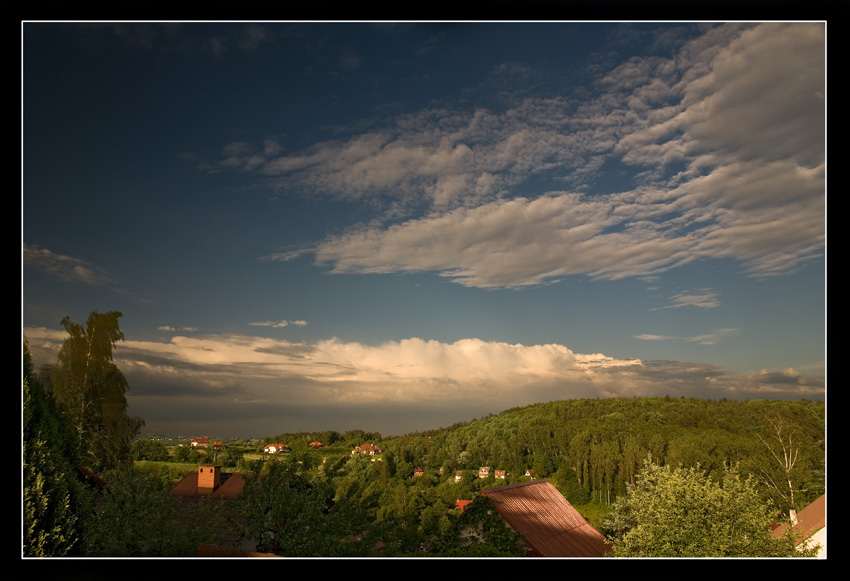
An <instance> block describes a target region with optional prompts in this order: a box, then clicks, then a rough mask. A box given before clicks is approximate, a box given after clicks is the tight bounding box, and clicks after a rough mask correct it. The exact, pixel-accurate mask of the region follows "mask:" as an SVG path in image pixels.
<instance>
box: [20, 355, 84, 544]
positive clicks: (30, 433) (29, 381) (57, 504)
mask: <svg viewBox="0 0 850 581" xmlns="http://www.w3.org/2000/svg"><path fill="white" fill-rule="evenodd" d="M23 360H24V361H23V363H24V365H23V367H24V372H23V426H22V427H23V433H22V439H23V487H24V490H23V492H24V494H23V554H24V556H26V557H63V556H74V555H77V554H79V547H80V542H79V541H80V538H81V536H82V533H81V531H82V528H83V525H84V524H85V519H84V518H83V516H84V515H86V514H87V512H88V508H89V501H90V498H89V495H88V493H87V491H86V490H85V489H84V488H83V486H82V484H81V483H80V482H79V481H78V480H77V479H76V477H75V467H74V464H73V463H72V461H71V460H72V459H69V458H68V457H67V456H66V455H65V454H63V451H64V449H63V447H62V445H61V444H62V441H63V440H64V439H65V438H66V435H67V434H66V430H65V427H64V425H63V424H62V423H61V421H60V419H59V416H58V414H57V413H56V410H55V408H54V406H53V402H52V400H51V399H50V397H49V396H48V395H47V394H46V393H45V391H44V389H43V388H42V386H41V384H40V383H39V381H38V380H37V379H36V378H35V377H34V376H33V374H32V363H31V359H30V354H29V347H28V345H27V343H26V340H24V353H23Z"/></svg>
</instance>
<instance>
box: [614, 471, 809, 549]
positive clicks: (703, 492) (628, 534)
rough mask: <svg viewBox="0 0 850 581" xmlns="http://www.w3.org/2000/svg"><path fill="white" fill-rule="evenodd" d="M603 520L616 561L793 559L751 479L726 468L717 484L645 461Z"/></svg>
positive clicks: (692, 473) (698, 474)
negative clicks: (702, 558) (632, 482)
mask: <svg viewBox="0 0 850 581" xmlns="http://www.w3.org/2000/svg"><path fill="white" fill-rule="evenodd" d="M628 488H629V492H628V494H627V495H626V496H625V497H621V498H620V499H618V500H617V502H616V503H615V504H614V510H613V512H612V513H611V514H609V516H608V518H607V519H606V521H605V525H604V526H605V528H606V529H607V531H608V533H609V534H608V538H609V540H610V541H611V543H612V544H613V546H614V550H613V553H612V556H615V557H792V556H800V555H802V556H809V554H808V553H798V552H797V551H796V549H795V547H794V542H793V540H792V539H791V537H790V536H785V537H783V538H781V539H776V538H774V537H773V533H772V531H771V530H770V522H771V515H772V510H771V508H770V506H769V505H767V504H764V503H763V502H762V501H761V499H760V497H759V495H758V492H757V490H756V488H755V484H754V482H753V480H752V479H750V478H747V479H742V478H741V477H740V475H739V474H738V472H737V470H735V469H734V468H727V469H726V471H725V474H724V475H723V477H722V478H721V479H720V480H714V479H712V478H709V477H707V476H706V475H705V473H704V472H703V471H702V470H701V469H700V468H699V466H691V467H687V468H683V467H679V468H671V467H669V466H658V465H656V464H652V463H650V462H647V463H646V464H645V466H644V469H643V470H642V471H641V472H640V473H639V474H638V477H637V480H636V483H635V484H634V485H633V486H629V487H628Z"/></svg>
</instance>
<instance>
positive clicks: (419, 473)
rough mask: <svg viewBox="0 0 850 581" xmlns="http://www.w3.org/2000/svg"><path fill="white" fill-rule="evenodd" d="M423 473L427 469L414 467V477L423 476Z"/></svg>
mask: <svg viewBox="0 0 850 581" xmlns="http://www.w3.org/2000/svg"><path fill="white" fill-rule="evenodd" d="M423 474H425V470H423V469H422V468H414V469H413V477H414V478H417V477H419V476H422V475H423Z"/></svg>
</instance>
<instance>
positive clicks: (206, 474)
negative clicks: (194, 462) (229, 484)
mask: <svg viewBox="0 0 850 581" xmlns="http://www.w3.org/2000/svg"><path fill="white" fill-rule="evenodd" d="M219 484H221V466H198V492H212V491H213V490H215V489H216V488H218V485H219Z"/></svg>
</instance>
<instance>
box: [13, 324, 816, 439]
mask: <svg viewBox="0 0 850 581" xmlns="http://www.w3.org/2000/svg"><path fill="white" fill-rule="evenodd" d="M25 335H26V336H27V337H28V339H29V344H30V349H31V352H32V354H33V361H34V363H35V364H36V368H38V366H39V365H40V364H41V363H46V362H52V361H55V357H56V353H57V351H58V349H59V346H60V345H61V342H62V340H63V339H64V337H65V333H64V332H62V331H54V330H50V329H44V328H27V329H25ZM115 360H116V362H117V364H118V365H119V367H120V368H121V370H122V371H123V372H124V374H125V376H127V378H128V380H129V383H130V392H129V393H128V396H129V401H130V405H131V408H132V412H133V413H134V414H136V415H140V416H142V417H145V415H146V413H148V412H149V416H150V417H151V418H156V421H157V422H167V421H173V422H175V424H176V423H178V422H181V424H180V425H189V424H192V423H194V425H201V424H202V423H203V422H208V423H207V424H204V425H206V426H208V427H207V429H208V430H210V429H212V428H211V427H210V426H212V425H214V424H215V422H216V421H218V420H219V419H221V420H222V421H229V422H231V421H232V422H234V424H233V425H237V426H238V425H239V424H238V421H237V420H238V419H242V418H251V422H249V423H248V424H244V423H243V425H251V426H254V427H253V428H252V429H254V430H257V429H263V430H265V432H261V433H256V434H250V435H257V436H267V435H270V434H273V433H279V432H280V431H283V430H285V429H286V430H299V429H304V430H313V429H316V426H317V424H319V422H320V421H324V422H331V419H330V418H333V420H332V422H336V425H329V426H327V427H328V429H352V428H355V427H360V428H364V429H375V430H377V431H381V432H383V433H406V432H409V431H413V430H421V429H428V428H434V427H439V426H440V425H449V424H451V423H454V422H456V421H461V420H466V419H471V418H473V417H479V416H480V415H482V414H486V413H490V412H499V411H502V410H505V409H508V408H511V407H514V406H518V405H529V404H532V403H535V402H539V401H551V400H556V399H567V398H587V397H633V396H653V395H671V396H677V397H678V396H681V395H684V396H689V397H690V396H693V397H711V398H719V397H758V394H764V395H765V396H766V397H801V396H806V397H812V396H814V397H819V396H822V395H823V378H822V377H821V378H818V377H811V376H806V375H804V374H802V373H799V372H795V371H793V370H781V371H775V372H770V371H763V372H761V373H758V374H752V375H747V376H743V375H739V374H733V373H729V372H726V371H724V370H723V369H721V368H719V367H717V366H715V365H711V364H707V363H688V362H675V361H641V360H637V359H618V358H615V357H611V356H608V355H605V354H601V353H592V354H581V353H576V352H574V351H572V350H571V349H569V348H568V347H565V346H563V345H557V344H547V345H521V344H509V343H501V342H491V341H482V340H480V339H463V340H460V341H456V342H453V343H444V342H440V341H429V340H424V339H419V338H410V339H405V340H401V341H389V342H386V343H382V344H379V345H364V344H362V343H356V342H343V341H339V340H338V339H327V340H322V341H318V342H315V343H297V342H291V341H284V340H279V339H269V338H263V337H253V336H247V335H232V334H228V335H208V336H202V337H185V336H175V337H172V338H171V339H169V340H167V341H123V342H120V343H119V344H118V346H117V347H116V350H115ZM331 410H333V412H331ZM411 410H419V411H420V412H422V411H424V410H428V414H427V415H426V414H424V413H420V415H419V417H418V418H411V417H410V412H411ZM339 412H342V413H339ZM414 415H415V414H414ZM168 418H170V419H168ZM283 418H286V420H284V419H283ZM399 418H404V421H403V422H401V421H399ZM242 421H243V422H244V421H245V420H244V419H242ZM159 425H160V426H161V427H162V429H165V427H164V424H159ZM149 427H150V428H151V429H154V430H156V429H157V428H156V427H155V426H153V425H152V426H149ZM244 429H245V428H243V430H244ZM243 435H248V434H243Z"/></svg>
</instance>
